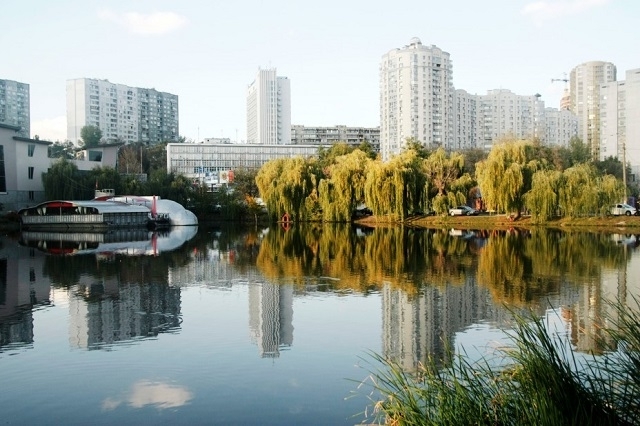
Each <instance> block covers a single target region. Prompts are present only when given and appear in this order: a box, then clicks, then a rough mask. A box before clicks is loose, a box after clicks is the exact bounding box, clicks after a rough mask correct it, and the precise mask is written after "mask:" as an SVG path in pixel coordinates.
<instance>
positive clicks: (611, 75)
mask: <svg viewBox="0 0 640 426" xmlns="http://www.w3.org/2000/svg"><path fill="white" fill-rule="evenodd" d="M569 81H570V89H569V92H570V95H571V111H573V112H574V113H575V114H576V115H577V116H578V136H579V137H580V138H581V139H582V141H583V142H584V143H585V144H586V145H587V146H588V147H589V149H590V150H591V155H592V158H593V159H594V160H597V159H599V158H600V85H602V84H607V83H611V82H613V81H616V67H615V65H613V64H612V63H611V62H602V61H592V62H585V63H583V64H580V65H578V66H576V67H575V68H574V69H572V70H571V76H570V80H569Z"/></svg>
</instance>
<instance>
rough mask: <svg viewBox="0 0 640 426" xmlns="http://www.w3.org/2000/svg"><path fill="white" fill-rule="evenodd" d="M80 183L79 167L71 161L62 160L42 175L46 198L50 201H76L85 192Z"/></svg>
mask: <svg viewBox="0 0 640 426" xmlns="http://www.w3.org/2000/svg"><path fill="white" fill-rule="evenodd" d="M78 181H79V172H78V167H77V166H76V165H75V164H74V163H72V162H71V161H69V160H67V159H65V158H61V159H60V160H58V161H56V162H55V163H53V164H52V165H51V167H50V168H49V170H48V171H47V172H45V173H43V174H42V184H43V186H44V193H45V197H46V198H47V199H48V200H74V199H78V198H80V195H81V194H82V193H84V192H85V190H86V188H84V187H83V186H82V185H81V184H79V183H78Z"/></svg>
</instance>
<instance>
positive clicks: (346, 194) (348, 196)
mask: <svg viewBox="0 0 640 426" xmlns="http://www.w3.org/2000/svg"><path fill="white" fill-rule="evenodd" d="M371 161H372V160H371V159H370V158H369V157H368V156H367V154H366V153H364V152H362V151H360V150H359V149H356V150H355V151H353V152H351V153H350V154H347V155H343V156H340V157H337V158H336V159H335V162H334V164H332V165H330V166H329V167H328V173H327V174H328V176H327V177H325V179H322V180H321V181H320V184H319V185H318V192H319V200H320V208H321V209H322V218H323V220H326V221H332V222H346V221H349V220H350V219H351V215H352V214H353V212H354V211H355V209H356V207H357V206H358V204H360V203H362V202H364V187H365V182H366V171H367V169H368V166H369V163H370V162H371Z"/></svg>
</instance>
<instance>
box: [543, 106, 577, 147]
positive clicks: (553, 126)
mask: <svg viewBox="0 0 640 426" xmlns="http://www.w3.org/2000/svg"><path fill="white" fill-rule="evenodd" d="M543 122H544V134H541V135H540V139H541V140H542V142H544V143H545V144H546V145H550V146H551V145H556V146H564V147H568V146H569V142H570V141H571V138H573V137H575V136H577V135H578V117H576V115H575V114H574V113H572V112H571V111H569V110H567V109H563V108H562V106H561V107H560V109H557V108H545V109H544V121H543Z"/></svg>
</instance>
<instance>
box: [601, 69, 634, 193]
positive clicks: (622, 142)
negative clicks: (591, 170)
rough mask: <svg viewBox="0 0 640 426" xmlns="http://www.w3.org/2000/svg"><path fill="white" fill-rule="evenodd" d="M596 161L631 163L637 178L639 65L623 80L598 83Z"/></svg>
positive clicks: (627, 73)
mask: <svg viewBox="0 0 640 426" xmlns="http://www.w3.org/2000/svg"><path fill="white" fill-rule="evenodd" d="M599 112H600V115H599V120H600V157H599V159H600V160H604V159H605V158H607V157H617V158H618V159H619V160H620V161H623V162H625V163H628V164H630V165H631V171H632V173H633V175H634V176H632V177H629V178H628V179H627V180H628V181H636V182H637V181H638V180H639V179H640V68H636V69H632V70H628V71H627V72H626V78H625V80H624V81H616V82H611V83H608V84H603V85H601V86H600V110H599Z"/></svg>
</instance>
